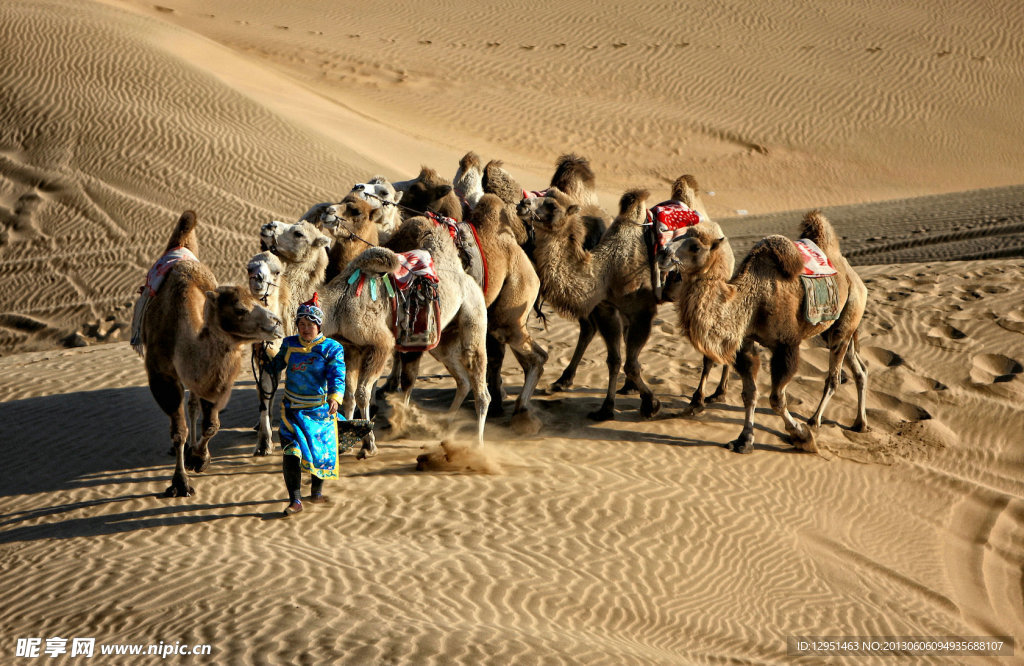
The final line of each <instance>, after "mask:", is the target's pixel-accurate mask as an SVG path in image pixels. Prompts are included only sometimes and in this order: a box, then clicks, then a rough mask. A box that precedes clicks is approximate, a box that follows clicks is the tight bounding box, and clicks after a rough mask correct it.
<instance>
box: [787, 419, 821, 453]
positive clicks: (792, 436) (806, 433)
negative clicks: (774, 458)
mask: <svg viewBox="0 0 1024 666" xmlns="http://www.w3.org/2000/svg"><path fill="white" fill-rule="evenodd" d="M797 426H798V427H797V428H794V429H793V430H791V431H790V432H789V442H790V444H792V445H793V446H794V447H796V448H798V449H801V450H803V451H808V452H810V453H817V452H818V445H817V444H815V442H814V432H813V431H812V430H811V429H810V428H808V427H807V426H805V425H802V424H800V423H798V424H797Z"/></svg>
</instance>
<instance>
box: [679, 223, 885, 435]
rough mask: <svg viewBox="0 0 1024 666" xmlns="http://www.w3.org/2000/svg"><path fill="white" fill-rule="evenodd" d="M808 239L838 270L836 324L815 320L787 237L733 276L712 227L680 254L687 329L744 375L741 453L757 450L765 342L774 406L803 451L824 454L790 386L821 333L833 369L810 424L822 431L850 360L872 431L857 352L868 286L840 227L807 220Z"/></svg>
mask: <svg viewBox="0 0 1024 666" xmlns="http://www.w3.org/2000/svg"><path fill="white" fill-rule="evenodd" d="M800 237H801V238H806V239H810V240H811V241H813V242H814V243H815V244H817V246H818V247H819V248H821V250H822V251H823V252H824V253H825V255H826V256H827V257H828V259H829V260H831V262H832V265H833V266H834V267H835V269H836V271H837V274H836V281H835V282H836V293H837V296H838V304H839V307H840V308H841V311H840V313H839V317H838V319H836V320H835V321H821V322H819V323H817V324H812V323H809V322H808V321H807V318H806V317H805V314H806V306H805V304H804V288H803V285H802V280H801V279H800V275H801V273H802V272H803V259H802V257H801V254H800V252H799V251H798V250H797V249H796V247H795V245H794V243H793V241H791V240H789V239H788V238H786V237H785V236H769V237H767V238H764V239H763V240H761V241H759V242H758V243H757V244H756V245H755V246H754V247H753V249H751V251H750V253H749V254H748V255H747V257H746V258H745V259H744V260H743V262H742V263H741V264H740V267H739V269H738V270H737V272H736V275H735V276H734V277H732V279H730V276H729V272H728V271H727V269H726V265H725V261H724V259H723V255H722V254H721V253H718V252H716V250H717V246H716V244H717V243H718V242H719V239H718V238H715V237H714V236H713V235H712V234H710V233H708V230H707V229H700V228H696V227H695V228H693V229H692V230H690V231H688V232H687V236H686V239H685V240H684V241H683V243H682V244H681V246H680V247H679V249H678V250H677V252H676V255H677V257H678V258H679V262H680V270H681V271H682V277H683V286H682V293H683V295H684V297H683V299H682V300H681V301H680V302H679V303H678V310H679V323H680V326H681V327H682V329H683V331H684V332H685V334H686V335H687V337H689V339H690V341H691V342H692V343H693V345H694V347H696V348H697V350H698V351H700V352H701V353H703V354H704V355H705V356H709V357H711V358H712V359H713V360H714V361H716V362H718V363H734V364H735V367H736V371H737V372H738V373H739V374H740V376H741V377H742V378H743V405H744V408H745V410H746V414H745V417H744V423H743V430H742V432H741V433H740V436H739V437H738V438H736V439H735V440H734V441H732V442H730V443H729V444H728V445H727V448H729V449H730V450H732V451H736V452H738V453H750V452H752V451H753V450H754V407H755V405H756V401H757V385H756V379H757V371H758V369H759V368H760V365H761V363H760V358H759V356H758V350H757V347H756V345H757V344H761V345H764V346H765V347H767V348H768V349H770V350H771V353H772V357H771V375H772V392H771V405H772V409H773V410H774V411H775V413H776V414H778V415H779V416H780V417H782V420H783V422H784V423H785V426H786V432H788V433H789V436H790V439H791V440H792V442H793V444H794V445H795V446H797V447H799V448H803V449H804V450H807V451H815V450H817V447H816V445H815V443H814V435H813V432H812V431H811V430H810V429H809V428H807V427H806V426H804V425H803V424H801V423H798V422H797V421H796V420H794V419H793V417H792V415H791V414H790V413H789V409H788V406H787V400H786V385H787V384H788V383H789V381H790V380H791V379H792V378H793V376H794V375H795V374H796V371H797V366H798V363H799V359H800V343H801V342H802V341H803V340H806V339H807V338H810V337H812V336H814V335H818V334H822V337H823V338H824V339H825V342H826V343H827V344H828V347H829V369H828V375H827V377H826V379H825V389H824V392H823V394H822V397H821V402H820V403H819V404H818V408H817V409H816V410H815V412H814V415H813V416H811V418H810V419H809V421H808V422H809V423H810V424H811V425H813V426H815V427H818V426H820V425H821V417H822V414H823V413H824V411H825V407H826V405H827V404H828V402H829V400H830V399H831V397H832V395H833V393H835V389H836V387H837V386H838V385H839V373H840V370H841V366H842V362H843V360H844V359H845V360H846V363H847V365H848V366H849V368H850V370H851V371H852V373H853V376H854V379H855V381H856V383H857V394H858V395H857V401H858V406H857V418H856V420H855V421H854V424H853V429H854V430H858V431H859V430H863V429H865V428H866V427H867V412H866V409H865V394H866V391H867V368H866V367H865V365H864V363H863V361H861V359H860V356H859V354H858V350H857V344H858V343H857V328H858V326H859V325H860V320H861V317H862V316H863V314H864V308H865V306H866V303H867V289H866V288H865V287H864V283H863V282H862V281H861V279H860V276H858V275H857V273H856V271H854V270H853V268H851V267H850V264H849V263H848V262H847V261H846V259H845V258H844V257H843V255H842V254H841V252H840V250H839V242H838V239H837V238H836V235H835V231H834V230H833V228H832V225H831V224H830V223H829V222H828V220H827V219H826V218H825V216H824V215H822V214H821V213H820V212H819V211H811V212H810V213H808V214H807V215H806V216H804V219H803V223H802V224H801V227H800Z"/></svg>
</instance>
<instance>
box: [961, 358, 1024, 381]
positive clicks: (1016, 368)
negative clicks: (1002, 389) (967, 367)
mask: <svg viewBox="0 0 1024 666" xmlns="http://www.w3.org/2000/svg"><path fill="white" fill-rule="evenodd" d="M1022 372H1024V365H1021V364H1020V361H1017V360H1014V359H1012V358H1010V357H1009V356H1003V355H1002V354H978V355H977V356H975V357H974V358H973V359H971V381H972V382H973V383H974V384H999V383H1002V382H1010V381H1013V380H1014V379H1016V378H1017V376H1018V375H1020V374H1021V373H1022Z"/></svg>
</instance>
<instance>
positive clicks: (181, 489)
mask: <svg viewBox="0 0 1024 666" xmlns="http://www.w3.org/2000/svg"><path fill="white" fill-rule="evenodd" d="M147 358H149V357H147ZM147 371H149V372H148V374H149V390H150V392H151V393H152V394H153V398H155V399H156V404H157V405H158V406H159V407H160V409H161V410H162V411H163V412H164V413H165V414H167V416H168V417H169V418H170V426H171V427H170V433H171V451H172V452H173V454H174V457H175V464H174V476H173V477H172V479H171V485H170V486H168V487H167V490H165V491H164V496H165V497H188V496H190V495H192V494H193V493H194V492H195V491H196V490H195V488H193V487H192V486H190V485H189V478H188V472H186V471H185V444H186V443H187V441H188V433H189V430H188V422H187V420H186V418H185V402H184V389H183V388H182V386H181V384H180V383H179V382H178V380H177V379H175V378H173V377H170V376H168V375H164V374H160V373H158V372H155V371H153V370H151V369H150V368H147Z"/></svg>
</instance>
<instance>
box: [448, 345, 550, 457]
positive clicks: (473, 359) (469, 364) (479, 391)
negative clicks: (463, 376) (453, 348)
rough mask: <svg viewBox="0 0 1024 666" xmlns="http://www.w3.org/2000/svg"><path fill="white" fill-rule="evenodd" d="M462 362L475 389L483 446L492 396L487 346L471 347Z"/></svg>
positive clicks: (478, 439)
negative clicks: (485, 424)
mask: <svg viewBox="0 0 1024 666" xmlns="http://www.w3.org/2000/svg"><path fill="white" fill-rule="evenodd" d="M460 360H461V361H462V365H463V367H465V368H466V371H467V373H468V375H469V382H470V384H471V385H472V387H473V404H474V405H475V406H476V442H477V445H478V446H483V444H484V422H485V420H486V417H487V409H488V407H489V406H490V403H491V394H490V393H489V392H488V390H487V352H486V345H483V344H481V345H476V346H470V348H469V349H466V350H465V351H463V352H462V355H461V358H460ZM539 377H540V375H539V374H538V378H539ZM534 384H536V382H534Z"/></svg>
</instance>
